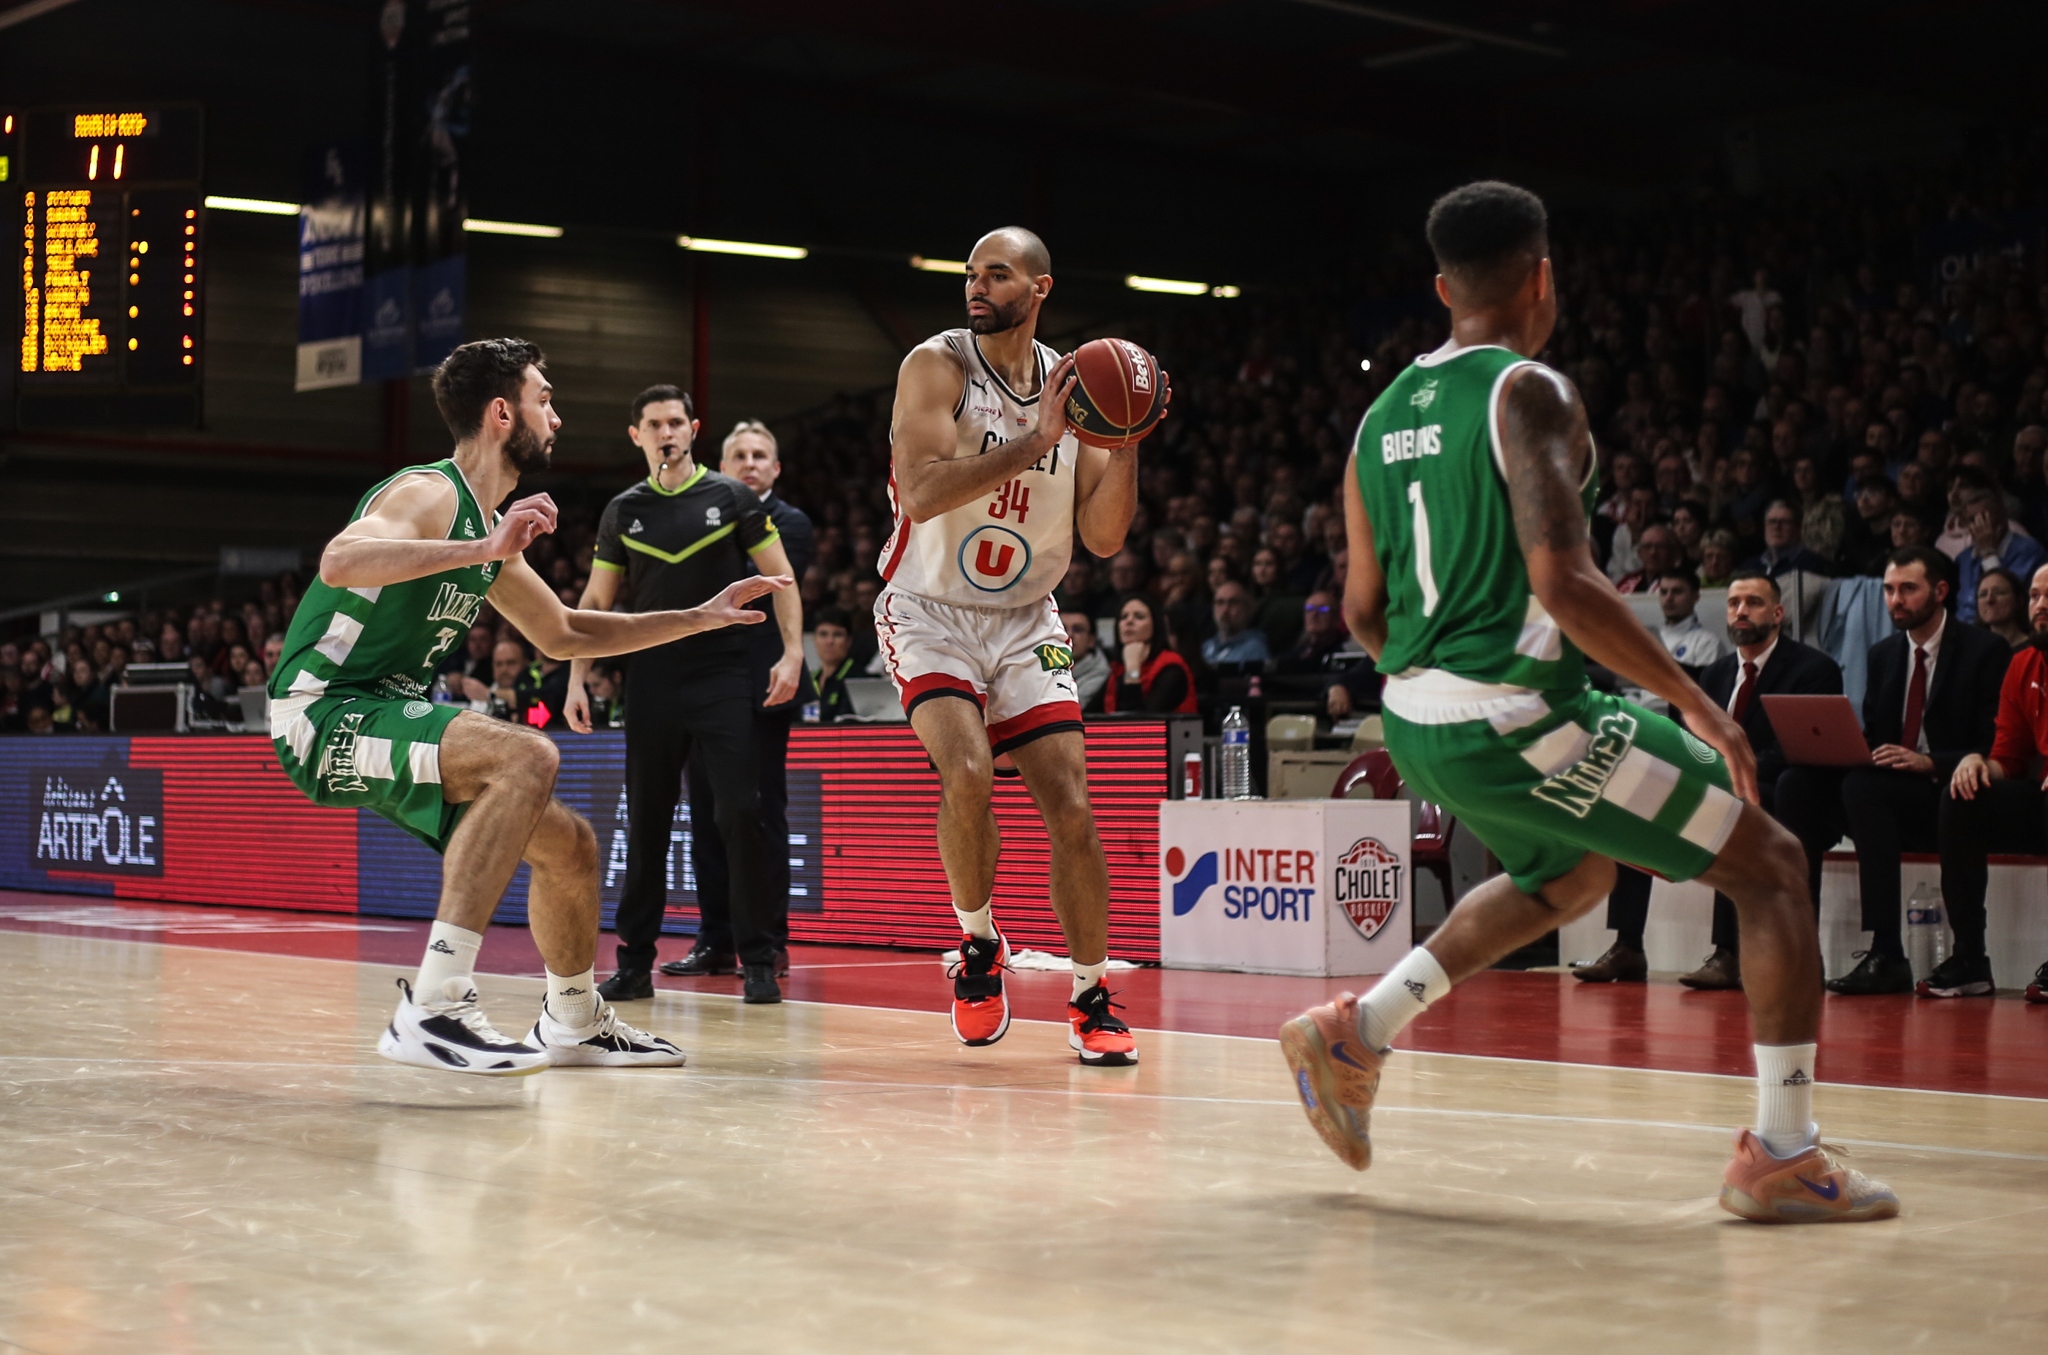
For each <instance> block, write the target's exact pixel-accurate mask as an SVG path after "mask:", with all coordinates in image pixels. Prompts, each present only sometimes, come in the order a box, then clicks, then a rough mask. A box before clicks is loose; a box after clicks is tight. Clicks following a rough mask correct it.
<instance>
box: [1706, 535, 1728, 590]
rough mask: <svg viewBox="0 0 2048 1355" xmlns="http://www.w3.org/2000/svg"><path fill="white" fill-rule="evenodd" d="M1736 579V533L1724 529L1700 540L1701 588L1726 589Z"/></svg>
mask: <svg viewBox="0 0 2048 1355" xmlns="http://www.w3.org/2000/svg"><path fill="white" fill-rule="evenodd" d="M1734 577H1735V533H1733V532H1731V531H1728V530H1727V529H1726V528H1722V529H1720V530H1717V531H1712V532H1708V533H1707V534H1706V536H1704V537H1703V538H1701V540H1700V587H1701V588H1726V587H1727V586H1728V583H1729V580H1731V579H1733V578H1734Z"/></svg>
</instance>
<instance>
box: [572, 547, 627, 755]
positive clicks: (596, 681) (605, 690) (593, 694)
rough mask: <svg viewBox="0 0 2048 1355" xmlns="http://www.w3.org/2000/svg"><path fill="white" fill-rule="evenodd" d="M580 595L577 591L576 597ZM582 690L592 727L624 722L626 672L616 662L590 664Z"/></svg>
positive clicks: (602, 727) (609, 726)
mask: <svg viewBox="0 0 2048 1355" xmlns="http://www.w3.org/2000/svg"><path fill="white" fill-rule="evenodd" d="M586 582H587V580H586ZM581 596H582V595H581V593H580V592H579V594H578V597H579V598H580V597H581ZM584 690H585V691H586V692H588V693H589V697H590V727H591V728H592V729H617V728H619V727H620V726H621V725H622V724H623V723H624V716H625V711H624V706H625V699H626V673H625V670H624V669H623V668H621V667H620V666H619V665H618V664H616V663H609V662H606V661H604V660H599V661H598V662H596V663H594V664H592V665H591V666H590V677H589V680H588V681H586V682H585V683H584Z"/></svg>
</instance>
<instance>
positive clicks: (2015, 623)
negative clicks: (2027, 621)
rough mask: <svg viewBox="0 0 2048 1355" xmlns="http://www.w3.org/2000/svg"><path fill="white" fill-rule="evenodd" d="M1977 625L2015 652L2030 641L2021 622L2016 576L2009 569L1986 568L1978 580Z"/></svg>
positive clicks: (2018, 583)
mask: <svg viewBox="0 0 2048 1355" xmlns="http://www.w3.org/2000/svg"><path fill="white" fill-rule="evenodd" d="M1977 624H1978V625H1980V626H1982V627H1983V628H1984V629H1985V630H1988V631H1990V632H1991V633H1992V634H1993V635H1996V636H1998V637H1999V638H2000V639H2002V640H2004V641H2005V642H2006V643H2007V644H2009V645H2011V646H2012V647H2013V648H2014V649H2020V648H2023V647H2024V646H2025V645H2026V643H2027V641H2028V639H2029V638H2030V636H2029V633H2028V631H2027V628H2026V626H2025V625H2024V624H2022V623H2021V619H2020V581H2019V576H2018V575H2016V574H2014V573H2013V572H2012V571H2011V570H2009V569H2004V568H1999V569H1987V570H1985V571H1984V577H1983V578H1981V579H1979V580H1978V581H1977Z"/></svg>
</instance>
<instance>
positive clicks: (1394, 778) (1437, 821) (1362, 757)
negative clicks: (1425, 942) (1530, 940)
mask: <svg viewBox="0 0 2048 1355" xmlns="http://www.w3.org/2000/svg"><path fill="white" fill-rule="evenodd" d="M1406 791H1407V787H1406V786H1404V785H1403V784H1402V782H1401V773H1400V772H1399V770H1397V769H1396V768H1395V766H1394V758H1393V755H1392V754H1390V753H1388V752H1387V750H1386V749H1384V748H1375V749H1373V750H1372V751H1370V752H1366V753H1360V754H1359V755H1358V756H1357V757H1355V758H1353V759H1351V761H1350V763H1349V765H1347V766H1346V767H1345V768H1344V770H1343V771H1342V772H1341V773H1339V774H1338V776H1337V784H1336V787H1335V788H1334V789H1332V790H1331V792H1330V798H1331V799H1333V800H1405V799H1407V798H1408V796H1407V794H1406ZM1456 825H1457V820H1456V819H1454V818H1452V817H1451V816H1450V815H1449V814H1446V813H1444V811H1443V810H1442V808H1440V807H1439V806H1437V805H1433V804H1431V803H1430V802H1429V801H1427V800H1421V801H1418V802H1417V803H1416V814H1415V845H1414V847H1413V849H1412V851H1411V855H1410V857H1409V859H1410V860H1411V861H1412V862H1413V863H1414V868H1415V869H1416V870H1426V871H1428V872H1429V873H1430V874H1432V875H1434V876H1436V882H1437V884H1438V885H1439V886H1440V887H1441V888H1442V889H1443V891H1444V907H1446V908H1448V907H1450V906H1451V904H1452V902H1453V901H1454V900H1453V897H1452V893H1451V829H1452V828H1454V827H1455V826H1456Z"/></svg>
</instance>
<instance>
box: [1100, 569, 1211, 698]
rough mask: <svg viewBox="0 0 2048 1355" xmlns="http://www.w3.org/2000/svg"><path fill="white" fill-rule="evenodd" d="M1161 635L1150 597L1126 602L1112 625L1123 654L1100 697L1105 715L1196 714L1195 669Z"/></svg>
mask: <svg viewBox="0 0 2048 1355" xmlns="http://www.w3.org/2000/svg"><path fill="white" fill-rule="evenodd" d="M1164 631H1165V625H1164V618H1162V617H1161V616H1160V614H1159V611H1158V609H1157V608H1156V607H1155V606H1154V604H1153V602H1152V599H1150V598H1148V597H1146V596H1145V595H1144V594H1142V593H1135V594H1133V595H1131V596H1130V597H1128V598H1125V599H1124V603H1123V606H1122V607H1121V608H1120V609H1119V610H1118V612H1117V623H1116V636H1117V643H1118V645H1119V646H1121V648H1122V651H1123V652H1122V654H1121V656H1120V658H1121V662H1119V663H1117V664H1116V665H1114V671H1113V673H1112V675H1111V681H1110V684H1109V686H1108V687H1107V688H1106V689H1105V690H1104V692H1103V694H1102V708H1103V709H1104V710H1105V711H1108V712H1109V713H1110V714H1117V713H1118V712H1126V713H1128V712H1135V711H1152V712H1155V713H1164V712H1168V711H1177V712H1180V713H1182V714H1189V715H1192V714H1194V712H1195V709H1196V707H1195V675H1194V671H1193V670H1192V669H1190V668H1189V667H1188V662H1187V660H1186V659H1183V658H1182V657H1181V656H1180V655H1178V654H1176V653H1174V652H1173V650H1172V649H1170V648H1169V647H1168V646H1167V644H1166V636H1165V634H1164Z"/></svg>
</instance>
